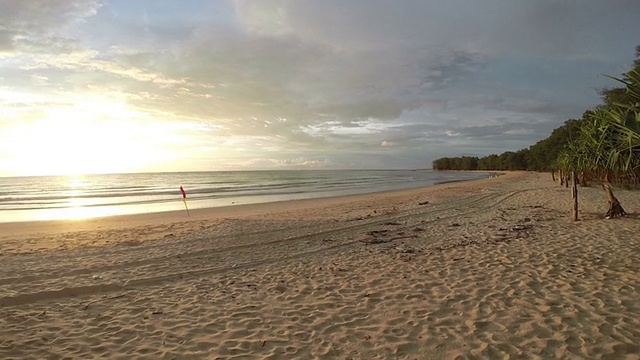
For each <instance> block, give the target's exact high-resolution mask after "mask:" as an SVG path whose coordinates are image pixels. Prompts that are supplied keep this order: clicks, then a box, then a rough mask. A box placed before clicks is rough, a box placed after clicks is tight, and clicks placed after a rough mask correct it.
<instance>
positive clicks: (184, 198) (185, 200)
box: [180, 186, 191, 217]
mask: <svg viewBox="0 0 640 360" xmlns="http://www.w3.org/2000/svg"><path fill="white" fill-rule="evenodd" d="M180 192H181V193H182V202H183V203H184V208H185V209H187V217H191V215H189V207H188V206H187V193H186V192H185V191H184V189H183V188H182V186H180Z"/></svg>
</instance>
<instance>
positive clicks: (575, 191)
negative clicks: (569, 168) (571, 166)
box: [571, 172, 578, 221]
mask: <svg viewBox="0 0 640 360" xmlns="http://www.w3.org/2000/svg"><path fill="white" fill-rule="evenodd" d="M571 177H572V178H573V185H572V187H571V197H572V198H573V221H578V177H577V176H576V173H575V172H572V173H571Z"/></svg>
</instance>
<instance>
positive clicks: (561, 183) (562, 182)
mask: <svg viewBox="0 0 640 360" xmlns="http://www.w3.org/2000/svg"><path fill="white" fill-rule="evenodd" d="M560 186H564V172H563V171H562V170H560Z"/></svg>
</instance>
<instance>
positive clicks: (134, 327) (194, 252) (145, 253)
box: [0, 172, 640, 360]
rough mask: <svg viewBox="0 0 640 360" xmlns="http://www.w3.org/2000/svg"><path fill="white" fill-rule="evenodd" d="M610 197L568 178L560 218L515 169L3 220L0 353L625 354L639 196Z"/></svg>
mask: <svg viewBox="0 0 640 360" xmlns="http://www.w3.org/2000/svg"><path fill="white" fill-rule="evenodd" d="M616 196H617V197H618V199H619V200H620V202H621V203H622V205H623V206H624V207H625V209H626V210H627V211H628V213H629V215H628V216H627V217H625V218H616V219H611V220H606V219H604V213H605V212H606V209H607V199H606V197H605V196H604V195H603V194H602V190H601V189H599V188H597V187H594V188H581V189H580V192H579V197H580V221H578V222H573V221H571V218H570V204H571V197H570V189H567V188H564V187H560V186H559V185H558V184H557V183H553V182H552V181H551V179H550V177H547V176H546V174H540V173H529V172H517V173H507V174H505V175H503V176H500V177H498V178H486V179H480V180H473V181H466V182H458V183H448V184H440V185H437V186H432V187H427V188H423V189H412V190H400V191H393V192H384V193H376V194H366V195H356V196H349V197H340V198H328V199H327V198H325V199H309V200H300V201H293V202H292V201H288V202H283V203H279V204H273V203H271V204H258V205H247V206H242V207H241V206H238V207H230V208H228V209H227V210H226V211H223V212H215V211H212V212H209V211H208V210H207V211H204V212H202V213H198V214H197V215H196V216H192V217H191V218H186V216H185V217H184V218H180V219H176V218H172V217H171V216H168V217H167V216H155V215H153V216H145V215H143V216H141V217H140V216H138V217H133V218H132V217H131V216H125V217H122V218H121V219H119V220H118V219H115V220H114V219H113V218H105V219H106V220H105V219H102V220H99V221H98V220H96V221H90V222H86V221H81V222H80V223H79V224H84V225H82V226H83V227H82V226H79V225H78V224H76V225H73V224H71V225H70V224H69V223H67V222H63V223H58V224H57V226H46V225H51V224H44V225H43V224H40V225H42V226H40V227H38V226H35V225H37V224H34V226H35V227H31V226H29V227H21V228H15V229H13V230H14V231H16V232H14V235H12V236H7V235H6V234H4V233H1V235H0V260H1V261H0V358H63V357H83V358H90V357H105V358H127V359H129V358H243V359H253V358H256V359H257V358H261V359H263V358H268V359H291V358H304V359H307V358H353V359H388V358H396V359H407V360H408V359H416V358H418V359H423V358H437V359H456V358H507V357H508V358H545V359H546V358H589V359H591V358H605V357H606V358H632V359H633V358H637V354H638V353H640V346H639V345H638V341H637V340H638V339H640V301H639V300H638V299H640V275H638V274H640V239H638V236H637V234H638V233H640V222H638V209H640V198H638V196H637V192H632V191H624V190H618V191H617V192H616ZM214 210H215V209H214ZM165 215H166V214H165ZM174 215H175V214H174ZM2 230H6V229H2V227H1V226H0V231H2Z"/></svg>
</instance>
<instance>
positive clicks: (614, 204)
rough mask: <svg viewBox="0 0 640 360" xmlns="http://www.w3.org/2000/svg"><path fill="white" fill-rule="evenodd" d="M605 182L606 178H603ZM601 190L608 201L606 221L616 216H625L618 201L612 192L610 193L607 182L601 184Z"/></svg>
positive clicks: (609, 186)
mask: <svg viewBox="0 0 640 360" xmlns="http://www.w3.org/2000/svg"><path fill="white" fill-rule="evenodd" d="M605 180H606V178H605ZM602 188H603V189H604V192H605V193H606V194H607V198H608V199H609V211H607V215H606V216H605V218H606V219H611V218H614V217H618V216H625V215H627V213H626V212H625V211H624V209H623V208H622V205H620V202H619V201H618V199H617V198H616V197H615V196H614V195H613V191H611V184H609V182H608V181H605V182H603V183H602Z"/></svg>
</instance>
